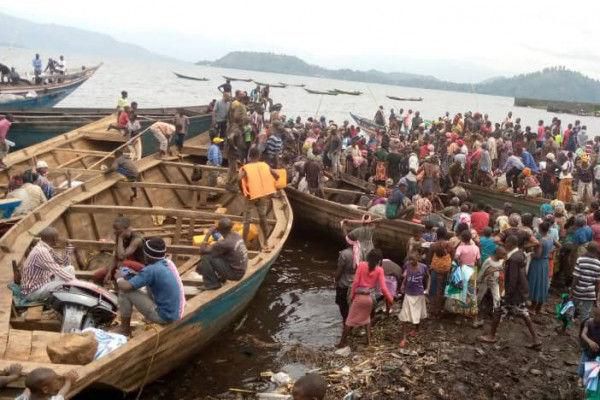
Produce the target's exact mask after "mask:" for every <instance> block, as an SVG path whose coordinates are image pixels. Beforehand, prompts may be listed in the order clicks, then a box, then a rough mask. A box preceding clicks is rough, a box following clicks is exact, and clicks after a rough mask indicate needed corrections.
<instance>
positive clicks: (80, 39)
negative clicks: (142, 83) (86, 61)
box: [0, 3, 161, 58]
mask: <svg viewBox="0 0 600 400" xmlns="http://www.w3.org/2000/svg"><path fill="white" fill-rule="evenodd" d="M83 4H84V3H82V5H83ZM58 6H59V5H57V7H58ZM0 46H6V47H20V48H28V49H31V50H32V52H37V51H39V52H47V51H53V52H56V53H59V54H63V53H64V54H68V53H77V54H92V55H95V56H113V57H131V58H157V57H161V56H159V55H157V54H155V53H152V52H151V51H149V50H146V49H144V48H143V47H140V46H136V45H133V44H129V43H124V42H120V41H118V40H115V39H113V38H112V37H110V36H109V35H105V34H102V33H96V32H91V31H87V30H84V29H78V28H72V27H68V26H62V25H55V24H40V23H35V22H31V21H27V20H25V19H22V18H16V17H13V16H10V15H7V14H3V13H0Z"/></svg>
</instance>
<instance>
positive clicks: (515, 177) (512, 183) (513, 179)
mask: <svg viewBox="0 0 600 400" xmlns="http://www.w3.org/2000/svg"><path fill="white" fill-rule="evenodd" d="M519 175H521V170H520V169H518V168H517V167H512V168H511V169H510V170H509V171H507V172H506V184H507V185H508V187H512V189H513V190H517V188H518V187H519Z"/></svg>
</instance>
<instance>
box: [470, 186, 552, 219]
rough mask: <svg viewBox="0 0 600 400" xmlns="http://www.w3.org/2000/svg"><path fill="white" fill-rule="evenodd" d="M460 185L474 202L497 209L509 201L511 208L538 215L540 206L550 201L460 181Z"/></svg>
mask: <svg viewBox="0 0 600 400" xmlns="http://www.w3.org/2000/svg"><path fill="white" fill-rule="evenodd" d="M461 186H462V187H464V188H465V189H466V190H468V191H469V192H470V193H471V198H472V199H473V201H474V202H477V203H483V204H486V205H490V206H492V207H494V208H498V209H502V208H503V207H504V204H505V203H511V204H512V205H513V209H515V210H518V211H519V212H521V213H531V214H533V215H539V213H540V206H541V205H542V204H545V203H549V202H550V200H548V199H544V198H541V197H527V196H523V195H516V194H513V193H507V192H502V191H498V190H495V189H491V188H488V187H483V186H479V185H473V184H470V183H461Z"/></svg>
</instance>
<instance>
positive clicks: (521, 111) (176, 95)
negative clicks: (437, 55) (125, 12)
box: [0, 47, 600, 135]
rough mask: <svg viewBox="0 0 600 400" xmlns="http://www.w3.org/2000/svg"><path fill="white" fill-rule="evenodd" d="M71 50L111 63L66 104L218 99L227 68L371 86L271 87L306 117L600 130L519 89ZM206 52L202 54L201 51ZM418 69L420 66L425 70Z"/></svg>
mask: <svg viewBox="0 0 600 400" xmlns="http://www.w3.org/2000/svg"><path fill="white" fill-rule="evenodd" d="M33 53H34V52H33V51H30V50H24V49H13V48H10V49H6V48H1V47H0V59H2V61H0V62H4V63H6V64H10V65H15V66H16V67H17V68H18V69H19V70H20V71H29V70H31V67H30V63H31V58H32V55H33ZM47 57H48V54H42V58H44V59H46V58H47ZM66 57H67V62H68V66H69V67H70V68H75V67H77V66H80V65H94V64H97V63H99V62H104V65H103V67H102V68H101V69H100V70H99V71H98V72H97V73H96V75H95V76H94V77H93V78H92V79H90V80H89V81H88V82H86V83H85V84H84V85H83V86H81V87H80V88H79V89H78V90H77V91H76V92H74V93H73V94H72V95H71V96H69V97H67V98H66V99H65V100H64V101H63V102H62V103H60V106H64V107H112V106H114V105H115V104H116V99H117V97H118V95H119V93H120V91H121V90H127V91H128V92H129V96H130V98H131V99H133V100H136V101H138V103H139V104H140V106H141V107H158V106H178V105H196V104H207V103H208V102H209V101H210V100H211V99H213V98H218V97H219V95H220V93H219V92H218V90H217V89H216V87H217V86H218V85H220V84H221V83H223V78H222V77H221V76H222V75H228V76H233V77H238V78H253V79H256V80H258V81H260V82H267V83H277V82H284V83H291V84H298V83H304V84H306V85H307V87H308V88H310V89H315V90H330V89H341V90H360V91H362V92H363V95H361V96H347V95H338V96H320V95H311V94H308V93H306V92H305V91H304V89H302V88H295V87H289V88H285V89H277V88H273V89H272V91H271V97H272V98H273V100H274V101H275V102H278V103H282V104H283V105H284V108H283V111H284V113H285V114H286V115H288V116H293V117H295V116H297V115H299V116H301V117H303V118H306V117H309V116H313V117H314V116H320V115H325V116H326V117H327V118H328V119H334V120H335V121H338V122H342V121H343V120H345V119H349V118H350V116H349V115H348V112H353V113H356V114H359V115H364V116H367V117H372V115H373V114H374V113H375V111H376V109H377V107H378V106H379V105H383V106H384V107H385V109H386V112H389V109H390V108H394V109H395V110H396V111H397V110H398V109H399V108H400V107H403V108H404V109H407V108H413V110H414V109H416V110H420V111H421V113H422V115H423V117H424V118H425V119H432V118H436V117H438V116H440V115H443V114H444V113H445V112H446V111H449V112H450V113H451V114H453V113H457V112H464V111H468V110H471V111H481V112H484V113H488V114H489V116H490V118H491V119H492V121H501V120H502V119H503V118H504V116H505V115H506V113H507V112H508V111H509V110H513V112H514V115H515V117H521V118H522V120H523V125H524V126H525V125H531V126H532V127H533V126H536V125H537V121H538V120H539V119H543V120H544V121H550V120H551V119H552V117H553V116H558V117H559V118H561V119H562V121H563V123H564V122H572V121H573V120H575V119H576V118H579V119H580V120H581V121H582V123H583V124H585V125H587V126H588V133H589V134H591V135H596V134H600V118H593V117H576V116H573V115H567V114H554V113H547V112H545V111H543V110H537V109H529V108H521V107H514V106H513V98H511V97H500V96H488V95H481V94H471V93H457V92H445V91H440V90H428V89H417V88H405V87H400V86H389V85H379V84H371V83H369V84H367V83H361V82H347V81H339V80H332V79H321V78H309V77H302V76H295V75H282V74H272V73H263V72H255V71H243V70H232V69H224V68H213V67H204V66H196V65H192V64H189V63H183V62H167V61H160V62H148V61H144V62H140V61H139V60H135V59H131V60H124V59H112V60H108V59H98V58H94V57H90V56H79V57H78V56H73V55H69V54H66ZM199 58H202V57H201V55H199ZM172 71H176V72H180V73H183V74H186V75H191V76H196V77H206V78H209V79H210V81H208V82H195V81H188V80H183V79H179V78H177V77H175V75H173V73H172ZM410 72H415V73H418V72H419V71H410ZM253 87H254V84H252V83H244V82H234V84H233V88H234V90H235V89H243V90H247V91H248V92H249V91H250V90H251V89H252V88H253ZM386 95H392V96H398V97H423V99H424V100H423V101H422V102H420V103H414V102H399V101H395V100H389V99H387V98H386Z"/></svg>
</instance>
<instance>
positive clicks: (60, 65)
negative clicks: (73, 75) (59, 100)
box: [56, 55, 67, 75]
mask: <svg viewBox="0 0 600 400" xmlns="http://www.w3.org/2000/svg"><path fill="white" fill-rule="evenodd" d="M56 72H58V73H59V74H61V75H64V74H66V73H67V62H66V61H65V57H64V56H62V55H61V56H60V57H59V59H58V61H57V62H56Z"/></svg>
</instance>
